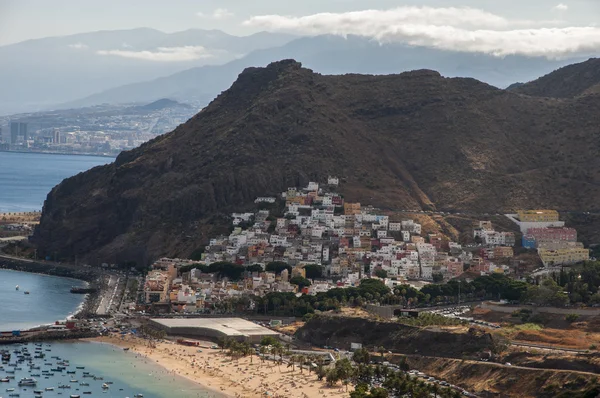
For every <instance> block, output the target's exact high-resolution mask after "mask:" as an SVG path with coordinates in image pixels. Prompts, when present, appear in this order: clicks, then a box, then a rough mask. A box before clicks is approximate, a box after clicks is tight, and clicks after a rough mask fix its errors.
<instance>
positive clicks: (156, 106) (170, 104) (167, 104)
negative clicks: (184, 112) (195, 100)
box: [135, 98, 192, 111]
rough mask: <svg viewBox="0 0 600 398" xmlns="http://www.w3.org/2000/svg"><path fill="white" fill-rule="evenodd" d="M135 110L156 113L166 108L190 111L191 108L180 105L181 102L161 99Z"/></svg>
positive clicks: (186, 105) (137, 107)
mask: <svg viewBox="0 0 600 398" xmlns="http://www.w3.org/2000/svg"><path fill="white" fill-rule="evenodd" d="M135 108H136V109H139V110H144V111H156V110H161V109H167V108H185V109H192V107H191V106H190V105H188V104H182V103H181V102H177V101H173V100H172V99H168V98H161V99H159V100H156V101H154V102H152V103H150V104H146V105H140V106H136V107H135Z"/></svg>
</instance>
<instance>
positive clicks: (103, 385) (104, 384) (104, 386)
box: [102, 383, 110, 390]
mask: <svg viewBox="0 0 600 398" xmlns="http://www.w3.org/2000/svg"><path fill="white" fill-rule="evenodd" d="M102 388H103V389H105V390H106V389H108V388H110V387H109V385H108V384H106V383H103V384H102Z"/></svg>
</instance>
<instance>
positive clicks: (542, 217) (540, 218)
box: [517, 210, 558, 222]
mask: <svg viewBox="0 0 600 398" xmlns="http://www.w3.org/2000/svg"><path fill="white" fill-rule="evenodd" d="M517 214H518V216H519V220H520V221H521V222H554V221H558V212H557V211H556V210H519V211H518V212H517Z"/></svg>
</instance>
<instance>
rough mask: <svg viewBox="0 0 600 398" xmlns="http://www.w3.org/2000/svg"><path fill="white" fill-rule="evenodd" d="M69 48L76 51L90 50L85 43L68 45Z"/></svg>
mask: <svg viewBox="0 0 600 398" xmlns="http://www.w3.org/2000/svg"><path fill="white" fill-rule="evenodd" d="M68 47H69V48H73V49H75V50H85V49H87V48H88V46H87V44H83V43H73V44H69V45H68Z"/></svg>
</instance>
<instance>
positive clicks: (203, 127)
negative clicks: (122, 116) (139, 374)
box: [34, 61, 600, 262]
mask: <svg viewBox="0 0 600 398" xmlns="http://www.w3.org/2000/svg"><path fill="white" fill-rule="evenodd" d="M599 111H600V101H598V100H597V98H594V97H584V98H579V99H576V100H569V101H556V100H547V99H539V98H532V97H527V96H522V95H518V94H513V93H511V92H507V91H505V90H500V89H497V88H494V87H491V86H489V85H487V84H484V83H481V82H479V81H476V80H474V79H459V78H454V79H449V78H443V77H442V76H440V74H439V73H437V72H433V71H428V70H421V71H414V72H408V73H403V74H400V75H389V76H366V75H345V76H322V75H319V74H316V73H314V72H312V71H311V70H308V69H305V68H302V67H301V66H300V65H299V64H298V63H296V62H294V61H281V62H277V63H273V64H271V65H269V66H268V67H266V68H249V69H246V70H245V71H244V72H243V73H242V74H240V75H239V77H238V79H237V81H236V82H235V83H234V84H233V85H232V86H231V88H230V89H229V90H227V91H225V92H224V93H222V94H221V95H219V96H218V97H217V98H216V99H215V100H214V101H213V102H212V103H211V104H210V105H209V106H208V107H207V108H205V109H204V110H203V111H202V112H200V113H199V114H198V115H196V116H195V117H193V118H192V119H190V120H189V121H188V122H187V123H186V124H184V125H181V126H180V127H178V128H177V129H176V130H175V131H173V132H172V133H169V134H166V135H164V136H161V137H158V138H156V139H155V140H153V141H151V142H148V143H147V144H144V145H143V146H141V147H140V148H137V149H135V150H132V151H130V152H125V153H123V154H121V155H120V156H119V157H118V158H117V160H116V162H115V163H113V164H111V165H107V166H103V167H97V168H95V169H93V170H91V171H89V172H87V173H83V174H80V175H77V176H75V177H73V178H70V179H67V180H65V181H63V182H62V183H61V184H60V185H58V186H57V187H56V188H55V189H53V190H52V192H51V193H50V194H49V195H48V198H47V200H46V202H45V204H44V209H43V215H42V219H41V223H40V225H39V227H38V228H37V230H36V232H35V235H34V241H35V242H36V243H37V244H38V248H39V250H40V253H45V254H56V255H58V256H59V257H61V258H64V259H73V258H75V256H77V257H78V258H79V259H80V260H82V259H86V260H88V261H98V260H100V259H101V260H104V261H108V262H122V261H125V260H128V259H135V260H136V261H144V262H146V261H148V260H150V259H153V258H156V257H157V256H162V255H171V256H175V255H178V256H185V255H189V254H190V253H191V252H192V251H194V250H195V249H197V248H199V247H201V246H202V245H203V244H205V243H206V241H207V238H208V237H209V236H210V234H212V233H216V232H218V231H219V230H220V228H221V227H222V226H223V225H224V223H226V222H227V221H226V218H225V217H224V216H226V215H227V214H228V213H229V212H231V211H236V210H237V211H239V210H242V209H244V208H245V207H246V206H248V205H250V204H251V203H252V202H253V200H254V199H255V197H256V196H259V195H260V196H263V195H269V194H270V195H275V194H277V193H278V192H281V191H283V190H285V189H286V188H287V187H289V186H298V185H300V184H305V183H306V182H308V181H309V180H319V181H322V180H323V179H324V178H326V176H327V175H337V176H340V177H343V178H344V181H345V183H344V184H343V187H342V188H341V190H342V193H344V194H345V197H346V199H347V200H351V201H352V200H359V201H362V202H363V203H369V204H373V205H377V206H382V207H388V208H418V207H421V208H431V207H434V206H435V207H437V208H439V209H461V210H465V209H468V210H478V211H482V212H483V211H494V212H496V211H498V212H499V211H507V210H514V209H516V208H523V207H526V208H530V207H538V206H542V207H554V208H559V209H593V208H594V207H595V208H597V207H598V204H597V198H598V197H600V158H598V157H597V156H596V155H595V154H597V153H598V152H599V151H600V143H599V142H598V140H597V137H596V134H597V130H596V126H597V125H598V123H599V122H600V112H599ZM582 115H585V118H584V117H582Z"/></svg>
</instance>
